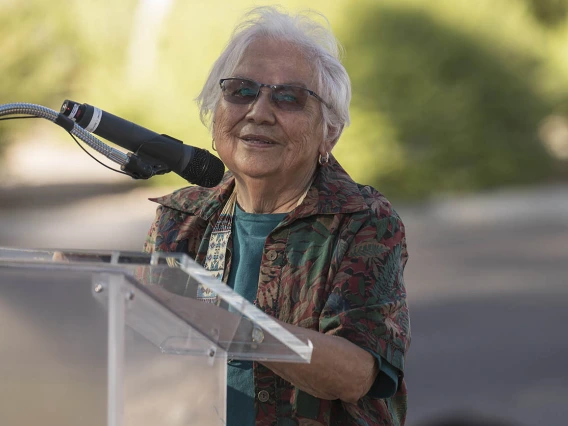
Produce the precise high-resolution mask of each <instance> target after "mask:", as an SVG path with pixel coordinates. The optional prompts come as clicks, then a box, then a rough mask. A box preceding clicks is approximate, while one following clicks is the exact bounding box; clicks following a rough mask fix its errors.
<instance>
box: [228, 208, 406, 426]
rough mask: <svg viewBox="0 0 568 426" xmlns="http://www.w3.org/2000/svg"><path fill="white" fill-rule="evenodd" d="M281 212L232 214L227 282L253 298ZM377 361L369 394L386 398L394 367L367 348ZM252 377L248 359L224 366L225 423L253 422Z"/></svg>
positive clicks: (394, 381) (243, 425) (394, 380)
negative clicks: (225, 391) (231, 239)
mask: <svg viewBox="0 0 568 426" xmlns="http://www.w3.org/2000/svg"><path fill="white" fill-rule="evenodd" d="M285 216H286V214H285V213H282V214H254V213H246V212H245V211H243V210H241V209H240V208H239V206H238V205H237V206H236V207H235V215H234V216H233V230H232V237H233V254H232V260H231V271H230V273H229V281H228V284H229V286H231V288H233V289H234V290H235V291H236V292H237V293H239V294H240V295H241V296H243V297H244V298H245V299H247V300H248V301H249V302H251V303H252V302H254V300H255V299H256V292H257V289H258V276H259V272H260V262H261V260H262V251H263V249H264V244H265V242H266V237H268V234H270V233H271V232H272V231H273V230H274V228H276V226H277V225H278V224H279V223H280V222H281V221H282V220H283V219H284V217H285ZM371 353H372V354H373V355H374V356H375V357H376V358H377V360H378V362H379V369H380V371H379V375H378V376H377V380H376V381H375V383H374V384H373V386H372V388H371V390H370V391H369V395H371V396H373V397H374V398H388V397H390V396H392V395H394V394H395V392H396V389H397V386H398V371H397V370H396V368H394V367H393V366H392V365H390V364H389V363H388V362H387V361H386V360H385V359H384V358H382V357H381V356H379V355H377V354H375V353H373V352H371ZM255 418H256V413H255V409H254V380H253V370H252V362H251V361H238V360H233V361H231V362H230V363H229V365H228V366H227V426H254V424H255Z"/></svg>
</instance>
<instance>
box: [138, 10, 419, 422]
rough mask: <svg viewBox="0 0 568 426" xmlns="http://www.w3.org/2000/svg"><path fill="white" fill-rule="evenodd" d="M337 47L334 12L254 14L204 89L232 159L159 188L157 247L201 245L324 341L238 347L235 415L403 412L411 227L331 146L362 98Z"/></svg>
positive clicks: (222, 151)
mask: <svg viewBox="0 0 568 426" xmlns="http://www.w3.org/2000/svg"><path fill="white" fill-rule="evenodd" d="M317 17H320V16H319V15H317ZM338 53H339V46H338V43H337V41H336V39H335V38H334V36H333V34H332V33H331V32H330V30H329V29H328V25H327V21H326V25H320V24H319V23H317V21H314V20H313V19H311V18H310V17H308V16H307V15H297V16H290V15H288V14H285V13H282V12H281V11H279V10H277V9H274V8H259V9H255V10H253V11H252V12H251V13H249V14H248V15H247V19H246V20H245V21H244V22H243V23H242V24H241V25H239V26H238V27H237V28H236V30H235V32H234V33H233V35H232V38H231V39H230V41H229V43H228V45H227V47H226V48H225V50H224V51H223V53H222V54H221V56H220V57H219V59H218V60H217V61H216V62H215V64H214V65H213V68H212V71H211V73H210V75H209V78H208V79H207V82H206V83H205V86H204V88H203V90H202V92H201V94H200V95H199V97H198V102H199V104H200V107H201V116H202V119H203V120H204V121H207V120H208V119H209V120H210V123H211V130H212V135H213V146H214V147H215V146H216V149H217V151H218V153H219V156H220V157H221V159H222V160H223V162H224V163H225V164H226V166H227V168H228V169H229V171H228V172H227V173H226V174H225V176H224V178H223V180H222V182H221V183H220V184H219V185H218V186H217V187H215V188H211V189H206V188H201V187H189V188H184V189H181V190H179V191H176V192H175V193H173V194H171V195H168V196H165V197H162V198H159V199H157V200H156V201H157V202H158V203H159V204H160V206H159V207H158V211H157V217H156V220H155V222H154V224H153V225H152V227H151V229H150V233H149V236H148V240H147V243H146V246H145V248H146V250H147V251H153V250H157V251H174V252H183V253H187V254H189V255H190V256H191V257H192V258H194V259H195V260H196V261H197V262H199V263H200V264H202V265H204V266H205V267H206V268H207V269H209V270H211V271H212V273H214V274H215V275H217V276H218V277H219V278H222V280H223V281H224V282H226V283H227V284H228V285H230V286H231V287H233V288H234V290H235V291H236V292H238V293H240V294H241V295H243V296H244V297H245V298H247V299H248V300H249V301H251V302H253V303H254V304H255V305H256V306H257V307H258V308H259V309H261V310H263V311H264V312H266V313H267V314H269V315H272V316H273V317H275V318H276V319H278V320H279V321H280V322H281V323H282V324H283V325H284V326H285V327H287V328H288V329H289V330H290V331H292V332H300V333H301V334H303V335H304V336H306V337H308V338H309V339H310V340H311V341H312V343H313V346H314V350H313V355H312V362H311V363H310V364H287V363H276V362H270V363H269V362H266V363H256V362H255V363H247V362H232V363H231V364H230V365H229V372H228V386H229V387H228V402H227V406H228V413H227V418H228V424H229V425H238V426H249V425H250V426H252V425H266V426H268V425H379V424H380V425H391V424H393V425H399V424H403V423H404V419H405V414H406V386H405V382H404V380H403V371H404V357H405V353H406V350H407V347H408V344H409V339H410V332H409V319H408V310H407V306H406V302H405V298H406V294H405V289H404V283H403V269H404V265H405V263H406V260H407V252H406V242H405V236H404V226H403V224H402V222H401V220H400V218H399V217H398V215H397V213H396V212H395V211H394V210H393V209H392V207H391V205H390V203H389V202H388V201H387V200H386V199H385V197H384V196H383V195H381V194H380V193H379V192H377V191H376V190H375V189H373V188H371V187H369V186H362V185H359V184H357V183H355V182H354V181H353V180H352V179H351V178H350V177H349V175H348V174H347V173H346V172H345V170H343V168H342V167H341V166H340V165H339V163H338V162H337V160H336V159H335V158H334V157H333V156H332V155H331V151H332V150H333V148H334V146H335V144H336V143H337V140H338V139H339V136H340V135H341V132H342V130H343V128H344V126H345V125H347V124H348V123H349V110H348V108H349V102H350V97H351V88H350V82H349V77H348V75H347V72H346V70H345V68H344V67H343V66H342V65H341V63H340V61H339V59H338V56H339V55H338ZM212 259H215V260H216V261H211V260H212ZM200 297H201V298H202V299H207V297H208V295H207V294H202V295H200Z"/></svg>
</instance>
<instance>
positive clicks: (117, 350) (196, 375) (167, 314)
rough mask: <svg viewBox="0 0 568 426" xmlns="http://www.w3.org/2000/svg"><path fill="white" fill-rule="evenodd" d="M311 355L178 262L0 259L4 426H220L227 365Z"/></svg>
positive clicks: (79, 255) (298, 340) (10, 253)
mask: <svg viewBox="0 0 568 426" xmlns="http://www.w3.org/2000/svg"><path fill="white" fill-rule="evenodd" d="M203 289H208V290H210V291H213V292H214V294H216V296H217V297H216V302H215V303H206V302H203V301H200V300H197V295H198V294H200V291H202V290H203ZM311 353H312V346H311V343H310V342H309V341H307V340H305V339H303V338H302V337H301V336H295V335H293V334H291V333H290V332H288V331H287V330H286V329H284V328H283V327H282V326H280V325H279V324H278V323H277V322H276V321H274V319H273V318H271V317H270V316H268V315H266V314H264V313H263V312H262V311H260V310H259V309H257V308H256V307H255V306H253V305H252V304H250V303H248V302H247V301H246V300H245V299H243V298H242V297H241V296H239V295H238V294H236V293H234V292H233V291H232V290H231V288H229V287H228V286H226V285H224V284H223V283H221V282H220V281H217V280H216V279H214V278H212V277H211V276H210V275H209V272H207V271H205V270H204V269H203V268H202V267H201V266H199V265H198V264H196V263H195V262H194V261H193V260H192V259H190V258H189V257H187V256H185V255H183V254H179V253H155V254H152V255H147V254H142V253H134V252H111V251H109V252H89V251H57V250H50V251H38V250H16V249H2V248H0V425H38V424H41V425H44V426H51V425H53V426H77V425H81V426H90V425H92V426H95V425H96V426H101V425H107V426H122V425H125V426H135V425H136V426H146V425H147V426H150V425H151V426H157V425H160V426H178V425H180V426H181V425H184V426H187V425H199V426H209V425H211V426H213V425H215V426H217V425H219V426H221V425H224V424H225V409H226V372H227V361H228V359H231V358H234V359H244V360H259V361H261V360H273V361H285V362H309V361H310V358H311Z"/></svg>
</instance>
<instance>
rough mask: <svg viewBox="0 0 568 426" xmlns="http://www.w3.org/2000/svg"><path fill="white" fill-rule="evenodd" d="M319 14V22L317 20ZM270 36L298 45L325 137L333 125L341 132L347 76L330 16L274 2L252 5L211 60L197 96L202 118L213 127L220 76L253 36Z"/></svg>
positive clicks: (348, 89)
mask: <svg viewBox="0 0 568 426" xmlns="http://www.w3.org/2000/svg"><path fill="white" fill-rule="evenodd" d="M310 15H312V16H314V18H319V19H320V20H322V21H323V23H321V24H320V23H319V22H317V21H316V20H315V19H313V18H311V16H310ZM261 37H269V38H272V39H275V40H281V41H285V42H288V43H291V44H293V45H296V46H297V47H298V48H299V49H300V50H301V51H302V52H303V53H304V54H305V55H306V58H309V61H310V64H311V65H312V68H313V69H314V72H315V77H316V79H315V82H316V86H317V87H315V88H310V89H312V90H313V91H314V92H316V93H317V94H318V95H319V96H320V97H321V98H323V99H324V100H325V102H326V104H327V105H328V106H325V105H323V104H322V107H321V108H322V116H323V124H324V129H323V131H324V138H327V135H328V131H329V130H330V129H332V130H333V133H334V137H336V138H337V137H339V135H340V134H341V131H342V130H343V127H344V126H347V125H349V103H350V101H351V81H350V80H349V75H348V74H347V71H346V70H345V67H344V66H343V65H342V64H341V62H340V57H341V53H342V47H341V45H340V44H339V42H338V41H337V39H336V38H335V36H334V35H333V33H332V32H331V28H330V25H329V21H328V20H327V19H326V18H325V16H323V15H322V14H320V13H317V12H314V11H305V12H300V13H298V14H296V15H289V14H287V13H285V12H282V11H281V10H280V9H279V8H276V7H273V6H265V7H257V8H254V9H252V10H250V11H249V12H248V13H247V14H246V15H245V16H244V19H243V21H242V22H241V23H240V24H238V25H237V27H236V28H235V29H234V31H233V34H232V35H231V38H230V39H229V42H228V44H227V46H226V47H225V49H224V50H223V52H222V53H221V55H220V56H219V58H218V59H217V60H216V61H215V63H214V64H213V67H212V69H211V72H210V73H209V77H208V78H207V81H206V82H205V85H204V86H203V89H202V90H201V93H200V94H199V96H198V97H197V98H196V101H197V104H198V105H199V109H200V117H201V121H202V122H203V124H205V125H206V126H207V127H209V129H210V130H211V121H210V118H211V116H213V118H214V114H215V110H216V108H217V104H218V102H219V100H220V99H221V90H220V88H219V80H220V79H221V78H227V77H232V76H233V72H234V70H235V68H236V67H237V65H238V64H239V61H240V60H241V58H242V56H243V54H244V53H245V51H246V49H247V47H248V46H249V45H250V44H251V43H252V42H253V41H255V40H256V39H258V38H261Z"/></svg>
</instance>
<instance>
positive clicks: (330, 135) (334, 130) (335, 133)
mask: <svg viewBox="0 0 568 426" xmlns="http://www.w3.org/2000/svg"><path fill="white" fill-rule="evenodd" d="M342 132H343V125H341V126H328V128H327V137H326V140H325V145H326V151H331V150H332V149H333V148H334V147H335V144H336V143H337V141H338V140H339V137H340V136H341V133H342Z"/></svg>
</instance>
